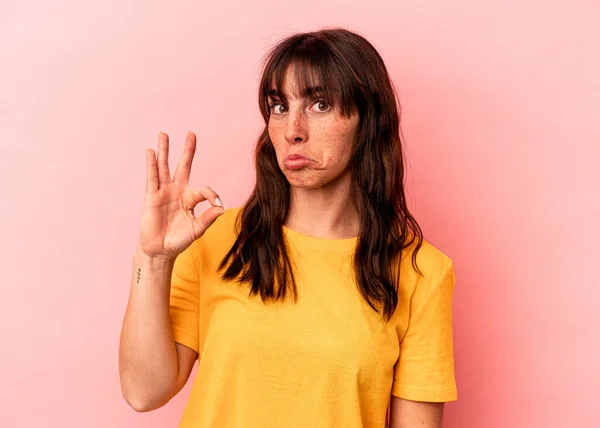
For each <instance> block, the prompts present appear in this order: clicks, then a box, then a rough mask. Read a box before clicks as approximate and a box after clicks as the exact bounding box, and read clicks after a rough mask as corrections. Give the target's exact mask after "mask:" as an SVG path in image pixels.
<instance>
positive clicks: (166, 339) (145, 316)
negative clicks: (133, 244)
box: [119, 250, 198, 412]
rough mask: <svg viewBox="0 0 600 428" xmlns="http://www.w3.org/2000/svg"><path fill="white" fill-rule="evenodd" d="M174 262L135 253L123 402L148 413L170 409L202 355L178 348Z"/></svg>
mask: <svg viewBox="0 0 600 428" xmlns="http://www.w3.org/2000/svg"><path fill="white" fill-rule="evenodd" d="M173 263H174V262H172V261H164V260H160V259H153V258H151V257H148V256H146V255H144V254H143V253H142V252H140V251H139V250H137V251H136V254H135V257H134V263H133V278H132V282H131V293H130V297H129V303H128V305H127V311H126V313H125V319H124V321H123V327H122V330H121V341H120V348H119V372H120V378H121V389H122V393H123V397H124V398H125V400H126V401H127V402H128V403H129V405H130V406H131V407H133V409H135V410H136V411H138V412H146V411H150V410H153V409H156V408H158V407H161V406H163V405H164V404H166V403H167V402H168V401H169V400H170V399H171V398H173V396H174V395H175V394H177V392H179V390H180V389H181V388H182V387H183V386H184V385H185V383H186V381H187V379H188V377H189V375H190V372H191V371H192V368H193V366H194V362H195V361H196V358H197V356H198V354H197V353H196V352H195V351H193V350H192V349H189V348H187V347H185V346H183V345H180V344H178V343H175V341H174V338H173V329H172V327H171V318H170V315H169V293H170V292H169V287H170V282H171V272H172V270H173Z"/></svg>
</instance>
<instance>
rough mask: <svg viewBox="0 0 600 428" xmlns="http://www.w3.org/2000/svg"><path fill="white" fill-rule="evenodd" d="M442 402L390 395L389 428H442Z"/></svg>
mask: <svg viewBox="0 0 600 428" xmlns="http://www.w3.org/2000/svg"><path fill="white" fill-rule="evenodd" d="M443 413H444V403H426V402H422V401H409V400H404V399H402V398H398V397H394V396H392V402H391V409H390V428H417V427H418V428H442V418H443Z"/></svg>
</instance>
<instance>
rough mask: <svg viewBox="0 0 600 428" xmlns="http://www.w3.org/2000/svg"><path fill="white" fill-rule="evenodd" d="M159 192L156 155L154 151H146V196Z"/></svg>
mask: <svg viewBox="0 0 600 428" xmlns="http://www.w3.org/2000/svg"><path fill="white" fill-rule="evenodd" d="M157 190H158V169H157V164H156V154H155V153H154V150H152V149H146V194H147V195H149V194H151V193H154V192H156V191H157Z"/></svg>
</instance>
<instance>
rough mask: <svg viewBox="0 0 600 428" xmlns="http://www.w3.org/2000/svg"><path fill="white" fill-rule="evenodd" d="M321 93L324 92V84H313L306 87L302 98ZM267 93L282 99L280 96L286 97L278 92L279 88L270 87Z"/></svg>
mask: <svg viewBox="0 0 600 428" xmlns="http://www.w3.org/2000/svg"><path fill="white" fill-rule="evenodd" d="M320 94H323V87H322V86H311V87H309V88H304V89H303V90H302V92H301V94H300V95H301V96H302V98H311V97H314V96H316V95H320ZM267 95H268V96H269V97H271V98H277V99H280V98H283V99H285V98H286V97H285V96H283V97H282V96H281V95H280V94H279V92H277V89H269V90H268V91H267Z"/></svg>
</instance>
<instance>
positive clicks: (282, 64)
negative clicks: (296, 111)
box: [261, 39, 358, 117]
mask: <svg viewBox="0 0 600 428" xmlns="http://www.w3.org/2000/svg"><path fill="white" fill-rule="evenodd" d="M330 52H331V51H330V50H329V49H328V48H327V47H326V46H324V45H323V44H322V42H320V41H319V40H314V39H313V40H303V41H301V43H299V44H296V45H292V46H288V47H287V49H285V50H282V51H280V52H274V53H273V55H272V56H271V58H270V59H269V61H268V64H267V66H266V68H265V71H264V74H263V79H262V84H261V95H262V99H263V100H264V103H265V109H266V111H267V112H268V111H269V108H268V106H267V99H268V98H271V99H273V100H277V101H278V100H282V101H284V102H287V99H286V97H285V94H284V91H283V79H284V77H285V73H286V72H287V71H288V70H290V69H291V68H293V70H294V76H295V79H296V81H295V82H290V84H291V86H292V87H293V88H294V89H295V90H296V93H294V94H292V95H293V96H295V97H298V98H300V97H306V98H310V99H314V98H317V97H318V98H323V99H325V101H327V102H328V103H329V104H330V105H332V106H334V107H335V108H336V109H338V111H339V112H340V114H342V115H343V116H346V117H350V116H351V115H352V114H353V113H354V112H356V111H357V110H356V99H355V95H356V94H357V86H358V82H355V81H352V80H351V78H350V77H349V76H348V75H349V74H351V72H350V70H349V69H348V68H346V69H345V70H344V68H343V67H342V65H341V64H339V63H338V62H337V61H336V60H335V58H334V57H333V55H331V53H330Z"/></svg>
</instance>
